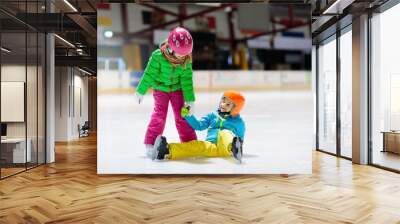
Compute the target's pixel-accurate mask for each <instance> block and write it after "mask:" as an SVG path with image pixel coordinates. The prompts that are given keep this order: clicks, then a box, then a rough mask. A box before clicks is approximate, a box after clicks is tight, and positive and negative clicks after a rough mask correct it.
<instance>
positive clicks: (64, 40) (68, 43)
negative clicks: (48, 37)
mask: <svg viewBox="0 0 400 224" xmlns="http://www.w3.org/2000/svg"><path fill="white" fill-rule="evenodd" d="M54 36H55V37H57V38H58V39H60V40H61V41H63V42H64V43H66V44H67V45H69V46H70V47H73V48H75V45H73V44H71V42H69V41H68V40H66V39H64V38H62V37H60V36H58V35H57V34H54Z"/></svg>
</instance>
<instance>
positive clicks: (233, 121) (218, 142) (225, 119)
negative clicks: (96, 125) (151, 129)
mask: <svg viewBox="0 0 400 224" xmlns="http://www.w3.org/2000/svg"><path fill="white" fill-rule="evenodd" d="M244 101H245V99H244V97H243V96H242V94H240V93H239V92H236V91H227V92H225V93H224V94H223V95H222V98H221V101H220V103H219V108H218V110H217V111H214V112H211V113H209V114H207V115H205V116H204V117H202V118H201V119H200V120H197V118H196V117H195V116H194V115H192V113H191V108H185V107H184V108H182V110H181V115H182V117H184V118H185V120H186V121H187V122H188V123H189V125H190V126H191V127H192V128H193V129H195V130H199V131H202V130H205V129H208V131H207V138H206V139H205V141H198V140H195V141H190V142H184V143H170V144H168V143H167V139H166V138H165V137H164V136H161V135H159V136H158V137H157V139H156V141H155V144H154V150H155V152H156V153H155V157H154V158H153V160H154V159H157V160H165V159H169V160H178V159H184V158H189V157H199V156H204V157H229V156H233V157H234V158H235V159H237V160H238V161H239V162H241V159H242V144H243V139H244V133H245V124H244V121H243V120H242V118H241V117H240V115H239V113H240V111H241V109H242V108H243V105H244Z"/></svg>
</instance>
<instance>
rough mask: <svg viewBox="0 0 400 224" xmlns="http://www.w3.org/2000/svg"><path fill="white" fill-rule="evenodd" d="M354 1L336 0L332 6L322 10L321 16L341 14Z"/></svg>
mask: <svg viewBox="0 0 400 224" xmlns="http://www.w3.org/2000/svg"><path fill="white" fill-rule="evenodd" d="M354 1H355V0H336V1H335V2H334V3H333V4H332V5H330V6H329V7H328V8H327V9H325V10H324V12H323V13H322V14H341V13H343V9H345V8H347V7H348V6H349V5H351V4H352V3H353V2H354Z"/></svg>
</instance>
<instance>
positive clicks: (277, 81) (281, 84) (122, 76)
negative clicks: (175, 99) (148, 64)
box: [98, 70, 311, 93]
mask: <svg viewBox="0 0 400 224" xmlns="http://www.w3.org/2000/svg"><path fill="white" fill-rule="evenodd" d="M193 80H194V86H195V88H196V90H209V91H212V90H221V89H229V88H235V89H238V90H269V89H274V90H276V89H303V90H309V89H311V71H227V70H224V71H219V70H207V71H205V70H204V71H194V72H193ZM137 81H139V80H138V78H135V77H131V76H130V74H129V72H127V71H123V72H119V71H118V70H99V71H98V90H99V93H107V92H131V91H134V87H133V85H132V82H137Z"/></svg>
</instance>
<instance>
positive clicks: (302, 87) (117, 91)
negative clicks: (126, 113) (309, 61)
mask: <svg viewBox="0 0 400 224" xmlns="http://www.w3.org/2000/svg"><path fill="white" fill-rule="evenodd" d="M225 90H238V91H299V90H302V91H311V86H310V85H291V86H263V87H260V86H256V87H254V86H236V87H219V88H207V87H206V88H195V91H196V92H222V91H225ZM134 92H135V88H107V89H99V88H98V89H97V93H98V94H121V93H126V94H132V93H134ZM151 92H152V91H151V89H150V90H149V91H148V93H151Z"/></svg>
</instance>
